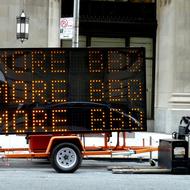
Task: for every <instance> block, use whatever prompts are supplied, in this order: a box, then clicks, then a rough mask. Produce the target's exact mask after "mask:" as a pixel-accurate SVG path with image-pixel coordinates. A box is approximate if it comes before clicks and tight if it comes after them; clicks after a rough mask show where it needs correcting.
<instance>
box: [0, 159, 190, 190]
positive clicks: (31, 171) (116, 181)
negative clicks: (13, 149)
mask: <svg viewBox="0 0 190 190" xmlns="http://www.w3.org/2000/svg"><path fill="white" fill-rule="evenodd" d="M140 164H141V163H132V162H130V163H126V162H125V163H124V162H113V161H112V162H110V161H95V160H84V161H83V164H82V166H81V168H80V169H78V170H77V171H76V172H75V173H73V174H59V173H56V172H55V171H54V170H53V169H52V168H51V166H50V164H49V163H48V162H47V161H42V160H9V161H8V162H6V161H3V162H2V161H0V190H80V189H81V190H102V189H103V190H107V189H109V190H154V189H155V190H188V189H190V175H171V174H159V175H158V174H152V175H150V174H112V172H111V171H108V170H107V167H108V166H128V165H140ZM143 164H147V163H143Z"/></svg>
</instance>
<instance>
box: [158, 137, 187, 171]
mask: <svg viewBox="0 0 190 190" xmlns="http://www.w3.org/2000/svg"><path fill="white" fill-rule="evenodd" d="M158 166H159V167H160V168H165V169H171V172H172V173H174V174H187V173H188V142H187V141H185V140H179V139H160V142H159V147H158Z"/></svg>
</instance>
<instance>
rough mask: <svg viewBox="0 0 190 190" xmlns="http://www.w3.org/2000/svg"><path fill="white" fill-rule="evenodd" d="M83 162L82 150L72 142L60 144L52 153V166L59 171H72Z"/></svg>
mask: <svg viewBox="0 0 190 190" xmlns="http://www.w3.org/2000/svg"><path fill="white" fill-rule="evenodd" d="M81 162H82V156H81V152H80V150H79V149H78V147H77V146H76V145H74V144H72V143H61V144H58V145H57V146H56V147H55V148H54V149H53V152H52V154H51V164H52V167H53V168H54V169H55V170H56V171H57V172H59V173H72V172H74V171H76V170H77V169H78V168H79V166H80V164H81Z"/></svg>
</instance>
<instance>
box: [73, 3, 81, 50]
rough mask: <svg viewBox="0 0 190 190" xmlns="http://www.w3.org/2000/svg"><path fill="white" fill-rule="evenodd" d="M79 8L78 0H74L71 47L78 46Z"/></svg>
mask: <svg viewBox="0 0 190 190" xmlns="http://www.w3.org/2000/svg"><path fill="white" fill-rule="evenodd" d="M79 9H80V0H74V6H73V21H74V22H73V38H72V47H73V48H74V47H79Z"/></svg>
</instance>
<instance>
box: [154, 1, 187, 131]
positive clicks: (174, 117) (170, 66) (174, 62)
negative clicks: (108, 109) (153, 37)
mask: <svg viewBox="0 0 190 190" xmlns="http://www.w3.org/2000/svg"><path fill="white" fill-rule="evenodd" d="M189 10H190V1H187V0H180V1H179V0H158V1H157V21H158V28H157V47H156V48H157V52H156V76H155V77H156V84H155V125H154V127H155V131H159V132H166V133H172V132H173V131H176V130H178V126H179V121H180V119H181V117H182V116H184V115H188V116H190V11H189Z"/></svg>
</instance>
